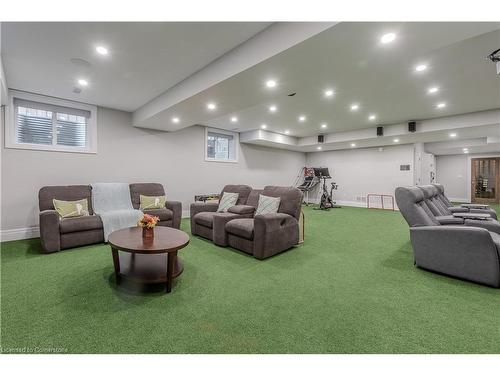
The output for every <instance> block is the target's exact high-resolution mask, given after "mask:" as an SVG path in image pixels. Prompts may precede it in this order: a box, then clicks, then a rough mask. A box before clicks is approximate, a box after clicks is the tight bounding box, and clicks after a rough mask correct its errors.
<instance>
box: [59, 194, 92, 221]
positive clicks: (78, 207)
mask: <svg viewBox="0 0 500 375" xmlns="http://www.w3.org/2000/svg"><path fill="white" fill-rule="evenodd" d="M53 204H54V208H55V209H56V211H57V213H58V214H59V216H61V217H62V218H64V219H65V218H68V217H78V216H88V215H89V205H88V201H87V199H80V200H78V201H61V200H58V199H53Z"/></svg>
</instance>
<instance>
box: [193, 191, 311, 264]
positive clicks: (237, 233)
mask: <svg viewBox="0 0 500 375" xmlns="http://www.w3.org/2000/svg"><path fill="white" fill-rule="evenodd" d="M225 191H227V192H233V193H238V194H239V195H238V202H237V204H236V205H235V206H233V207H231V208H229V210H228V212H217V208H218V204H215V203H198V202H197V203H193V204H192V205H191V233H192V234H194V235H198V236H201V237H204V238H207V239H210V240H213V242H214V243H215V244H216V245H218V246H231V247H233V248H235V249H238V250H241V251H244V252H246V253H248V254H251V255H253V256H254V257H255V258H257V259H265V258H268V257H270V256H273V255H275V254H278V253H280V252H282V251H285V250H287V249H289V248H291V247H293V246H294V245H297V244H298V242H299V220H300V213H301V206H302V198H303V195H302V192H301V191H300V190H299V189H296V188H292V187H281V186H266V187H265V188H264V189H263V190H258V189H252V188H251V187H250V186H247V185H227V186H225V187H224V189H223V191H222V192H225ZM260 194H263V195H266V196H270V197H280V198H281V202H280V206H279V209H278V212H277V213H275V214H266V215H257V216H255V215H254V214H255V210H256V208H257V206H258V203H259V195H260ZM221 195H222V194H221Z"/></svg>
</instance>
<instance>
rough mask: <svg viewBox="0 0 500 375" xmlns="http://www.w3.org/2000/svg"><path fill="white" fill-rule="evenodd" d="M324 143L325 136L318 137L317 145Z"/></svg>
mask: <svg viewBox="0 0 500 375" xmlns="http://www.w3.org/2000/svg"><path fill="white" fill-rule="evenodd" d="M324 141H325V136H324V135H323V134H320V135H318V143H323V142H324Z"/></svg>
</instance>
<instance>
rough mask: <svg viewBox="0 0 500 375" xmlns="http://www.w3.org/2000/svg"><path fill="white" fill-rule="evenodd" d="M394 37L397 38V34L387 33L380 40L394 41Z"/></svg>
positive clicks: (384, 42) (385, 41) (384, 41)
mask: <svg viewBox="0 0 500 375" xmlns="http://www.w3.org/2000/svg"><path fill="white" fill-rule="evenodd" d="M394 39H396V34H394V33H387V34H384V35H382V37H381V38H380V42H381V43H383V44H387V43H391V42H393V41H394Z"/></svg>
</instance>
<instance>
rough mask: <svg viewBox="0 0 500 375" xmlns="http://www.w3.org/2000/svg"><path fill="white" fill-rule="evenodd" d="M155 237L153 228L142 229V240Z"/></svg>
mask: <svg viewBox="0 0 500 375" xmlns="http://www.w3.org/2000/svg"><path fill="white" fill-rule="evenodd" d="M154 236H155V229H154V228H142V238H144V239H145V240H152V239H153V238H154Z"/></svg>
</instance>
